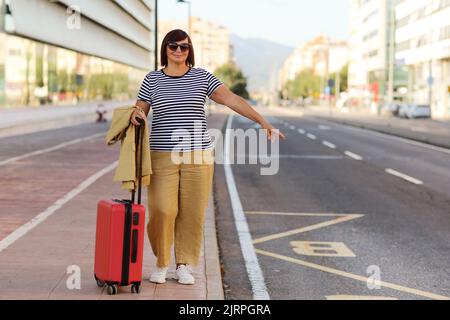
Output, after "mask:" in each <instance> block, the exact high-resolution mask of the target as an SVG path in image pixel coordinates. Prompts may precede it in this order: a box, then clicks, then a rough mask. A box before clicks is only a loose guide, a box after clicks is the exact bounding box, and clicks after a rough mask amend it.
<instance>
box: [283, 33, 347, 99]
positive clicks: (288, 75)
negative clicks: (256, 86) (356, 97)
mask: <svg viewBox="0 0 450 320" xmlns="http://www.w3.org/2000/svg"><path fill="white" fill-rule="evenodd" d="M348 54H349V53H348V45H347V42H345V41H333V40H331V39H330V38H328V37H327V36H319V37H316V38H315V39H312V40H311V41H308V42H306V43H305V44H303V45H302V46H300V47H298V48H296V49H295V50H294V51H293V52H292V54H291V55H290V56H289V57H288V58H287V59H286V60H285V62H284V63H283V66H282V68H281V70H280V72H279V88H278V89H279V90H280V89H281V88H282V87H283V86H284V85H285V84H286V82H287V81H289V80H294V79H295V77H296V76H297V74H298V73H300V72H301V71H304V70H311V71H312V72H313V73H314V74H316V75H318V76H321V77H323V78H325V77H327V76H328V75H329V74H332V73H336V72H339V71H340V70H341V69H342V68H343V67H344V66H345V65H346V64H347V63H348ZM324 83H325V82H324Z"/></svg>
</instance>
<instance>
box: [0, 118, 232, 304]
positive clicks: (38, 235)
mask: <svg viewBox="0 0 450 320" xmlns="http://www.w3.org/2000/svg"><path fill="white" fill-rule="evenodd" d="M225 119H226V114H225V113H219V112H217V113H214V114H213V115H211V116H209V120H208V123H209V127H211V128H221V127H222V125H223V123H224V121H225ZM118 151H119V149H118V146H117V147H108V148H107V147H106V146H105V144H104V137H103V136H101V137H97V138H93V139H92V140H90V141H89V142H84V143H83V144H74V145H71V146H70V147H68V148H64V149H59V150H54V151H51V152H48V153H44V154H40V155H36V156H33V157H31V158H28V159H26V160H24V161H20V160H19V161H16V162H13V163H10V164H8V165H5V166H0V174H1V175H2V177H3V178H4V179H5V181H8V182H9V183H5V184H3V186H0V212H2V213H3V215H2V219H1V223H0V225H1V227H0V270H1V271H0V299H70V300H73V299H88V300H93V299H94V300H103V299H107V300H110V299H112V300H121V299H140V300H147V299H151V300H176V299H182V300H206V299H208V300H210V299H215V300H221V299H224V295H223V288H222V279H221V271H220V263H219V255H218V247H217V239H216V231H215V219H214V205H213V203H214V202H213V199H212V194H211V195H210V200H209V204H208V209H207V215H206V223H205V229H204V242H203V246H202V255H201V258H200V264H199V266H197V267H194V268H193V270H194V276H195V278H196V283H195V285H192V286H185V285H181V284H178V282H177V281H176V280H173V279H168V280H167V282H166V283H165V284H154V283H150V282H149V281H148V277H149V274H150V271H151V270H152V268H153V266H154V265H155V262H156V261H155V257H154V256H153V253H152V251H151V248H150V244H149V241H148V238H147V236H146V238H145V241H144V243H145V246H144V266H143V280H142V287H141V293H140V294H132V293H131V292H130V287H121V288H120V289H119V294H117V295H115V296H109V295H108V294H107V293H106V290H105V289H104V288H98V287H97V285H96V282H95V280H94V277H93V270H94V269H93V268H94V251H95V227H96V209H97V202H98V201H99V200H100V199H109V198H128V197H129V193H128V192H127V191H125V190H121V189H120V184H119V183H112V179H113V175H114V168H112V167H110V165H111V164H112V163H114V162H115V161H116V160H117V156H118ZM58 164H59V165H58ZM107 167H110V169H109V171H105V173H104V174H103V175H101V174H100V175H99V172H101V170H102V169H104V168H107ZM95 175H97V178H98V179H93V178H92V177H93V176H95ZM30 177H32V178H31V179H30ZM88 181H90V182H88ZM89 183H90V184H89ZM83 184H84V186H86V185H87V187H85V188H84V189H83V188H81V187H82V186H83ZM76 190H78V191H76ZM143 191H144V190H143ZM77 192H78V193H77ZM146 196H147V192H146V189H145V191H144V192H143V197H142V203H143V204H144V205H145V206H146V207H147V197H146ZM58 205H60V207H58ZM52 210H53V214H51V215H49V216H48V217H47V218H46V219H45V220H43V221H42V222H41V223H40V224H38V225H36V226H35V227H34V228H33V229H31V230H29V232H28V233H26V234H24V235H23V236H21V237H18V238H17V240H16V241H14V242H13V243H12V244H11V245H9V246H8V247H7V248H6V249H4V250H3V251H1V248H2V244H1V241H2V240H4V239H5V237H6V236H7V235H9V234H11V232H12V231H14V230H17V229H18V228H19V227H20V226H23V225H24V224H26V223H27V222H29V221H32V223H33V221H34V222H36V221H37V220H36V216H37V215H38V214H40V213H49V212H51V211H52ZM8 212H10V214H9V215H6V213H8ZM41 217H42V215H41ZM147 219H148V211H147ZM70 266H78V267H79V268H80V269H79V270H80V271H81V288H80V289H79V290H77V289H74V290H70V289H68V287H67V281H68V280H69V279H70V276H71V275H72V273H67V270H68V267H70ZM174 271H175V264H174V257H173V252H172V260H171V265H170V267H169V273H168V276H169V278H171V277H172V276H173V275H174Z"/></svg>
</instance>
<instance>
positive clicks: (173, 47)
mask: <svg viewBox="0 0 450 320" xmlns="http://www.w3.org/2000/svg"><path fill="white" fill-rule="evenodd" d="M167 47H169V49H170V50H172V51H173V52H175V51H177V50H178V47H180V50H181V52H186V51H188V50H189V47H190V44H189V43H182V44H178V43H174V42H172V43H169V44H168V45H167Z"/></svg>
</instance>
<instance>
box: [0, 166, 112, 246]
mask: <svg viewBox="0 0 450 320" xmlns="http://www.w3.org/2000/svg"><path fill="white" fill-rule="evenodd" d="M117 164H118V161H115V162H113V163H112V164H110V165H108V166H107V167H105V168H103V169H102V170H100V171H98V172H97V173H95V174H93V175H92V176H90V177H89V178H87V179H86V180H84V181H83V182H82V183H80V184H79V185H78V186H77V187H76V188H75V189H73V190H71V191H70V192H69V193H67V194H66V195H64V196H63V197H62V198H60V199H58V200H56V202H54V203H53V204H52V205H51V206H50V207H48V208H47V209H46V210H44V211H43V212H41V213H39V214H38V215H37V216H35V217H34V218H32V219H31V220H30V221H28V222H27V223H25V224H23V225H22V226H20V227H19V228H17V229H16V230H14V231H13V232H12V233H11V234H9V235H8V236H7V237H6V238H4V239H3V240H1V241H0V252H2V251H3V250H5V249H6V248H8V247H9V246H10V245H11V244H13V243H14V242H15V241H17V240H18V239H20V238H21V237H23V236H24V235H25V234H27V233H28V231H30V230H31V229H33V228H35V227H36V226H37V225H39V224H40V223H41V222H43V221H44V220H45V219H47V218H48V217H50V216H51V215H52V214H54V213H55V212H56V211H57V210H58V209H60V208H61V207H62V206H63V205H65V204H66V203H67V202H69V201H70V200H72V199H73V198H75V197H76V196H77V195H78V194H80V193H81V192H82V191H83V190H85V189H86V188H87V187H89V186H90V185H91V184H93V183H94V182H95V181H97V180H98V179H99V178H101V177H102V176H104V175H105V174H107V173H108V172H110V171H111V170H113V169H114V168H115V167H116V166H117Z"/></svg>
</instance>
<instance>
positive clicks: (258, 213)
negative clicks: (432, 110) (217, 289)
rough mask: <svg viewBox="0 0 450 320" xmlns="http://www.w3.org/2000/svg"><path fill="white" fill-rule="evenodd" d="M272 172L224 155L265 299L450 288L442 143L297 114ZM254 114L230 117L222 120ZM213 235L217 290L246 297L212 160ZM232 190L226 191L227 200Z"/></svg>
mask: <svg viewBox="0 0 450 320" xmlns="http://www.w3.org/2000/svg"><path fill="white" fill-rule="evenodd" d="M268 118H269V120H270V121H271V123H273V124H274V125H275V126H276V127H278V128H280V129H281V130H282V131H283V132H284V133H285V135H286V137H287V139H286V140H285V141H281V142H280V154H279V171H278V172H277V174H275V175H271V176H264V175H261V174H260V168H261V167H263V166H264V165H261V164H258V165H255V164H248V162H247V164H245V165H243V164H234V165H231V167H232V172H233V176H234V181H235V186H236V188H237V191H238V194H239V200H240V202H241V205H242V208H243V211H244V213H245V216H246V219H247V223H248V227H249V230H250V233H251V238H252V241H253V245H254V248H255V251H256V255H257V257H258V261H259V265H260V268H261V271H262V273H263V276H264V283H265V285H266V288H267V292H268V294H269V295H270V298H271V299H444V298H446V297H450V268H449V267H450V258H449V257H450V170H449V169H450V151H449V150H445V149H439V148H435V147H431V146H428V145H422V144H418V143H415V142H411V141H409V140H403V139H399V138H395V137H393V136H388V135H384V134H378V133H374V132H371V131H368V130H363V129H356V128H352V127H348V126H345V125H340V124H334V123H330V122H326V121H318V120H315V119H312V118H308V117H301V116H298V117H296V116H283V115H273V114H272V115H271V116H268ZM252 127H254V124H253V123H251V122H250V121H248V120H247V119H245V118H243V117H240V116H235V117H234V119H233V122H232V128H243V129H249V128H252ZM214 190H215V197H216V206H217V222H218V236H219V245H220V250H221V258H222V264H223V277H224V283H225V293H226V297H227V298H228V299H252V294H253V291H252V283H251V282H250V280H249V276H248V274H247V270H246V267H245V259H244V257H243V254H242V251H241V246H240V243H239V238H238V234H237V231H236V227H235V223H234V218H233V209H232V206H231V201H232V200H230V197H229V194H228V189H227V179H226V177H225V174H224V169H223V165H219V164H216V171H215V189H214ZM233 201H235V200H233Z"/></svg>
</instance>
